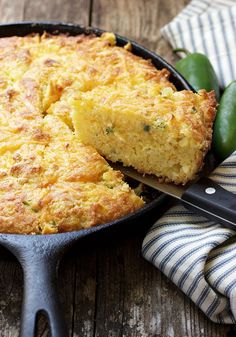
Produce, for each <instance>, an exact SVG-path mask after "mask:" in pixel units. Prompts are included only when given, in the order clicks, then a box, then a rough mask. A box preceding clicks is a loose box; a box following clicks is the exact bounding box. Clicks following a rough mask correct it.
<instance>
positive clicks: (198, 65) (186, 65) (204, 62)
mask: <svg viewBox="0 0 236 337" xmlns="http://www.w3.org/2000/svg"><path fill="white" fill-rule="evenodd" d="M174 52H176V53H177V52H183V53H186V54H187V56H186V57H185V58H183V59H181V60H179V61H178V62H177V63H176V65H175V68H176V69H177V70H178V71H179V72H180V74H181V75H183V77H184V78H185V79H186V80H187V81H188V82H189V83H190V84H191V85H192V87H193V88H194V89H195V90H196V91H198V90H200V89H205V90H206V91H207V92H209V91H211V90H214V91H215V95H216V99H217V100H219V98H220V87H219V83H218V79H217V76H216V73H215V70H214V69H213V66H212V64H211V62H210V61H209V59H208V58H207V57H206V55H203V54H200V53H189V52H188V51H187V50H186V49H175V50H174Z"/></svg>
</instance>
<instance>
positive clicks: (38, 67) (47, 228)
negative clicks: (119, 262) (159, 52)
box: [0, 33, 215, 234]
mask: <svg viewBox="0 0 236 337" xmlns="http://www.w3.org/2000/svg"><path fill="white" fill-rule="evenodd" d="M131 49H132V46H131V45H127V46H126V48H120V47H117V46H116V41H115V37H114V34H112V33H104V34H102V36H101V37H96V36H95V35H92V34H91V35H83V34H82V35H79V36H68V35H66V34H61V35H58V36H53V35H50V34H47V33H45V34H43V35H42V36H39V35H38V34H32V35H30V36H26V37H16V36H14V37H10V38H0V54H1V55H0V109H1V113H0V155H1V163H0V232H7V233H27V234H29V233H44V234H46V233H56V232H65V231H72V230H79V229H82V228H87V227H90V226H94V225H98V224H101V223H105V222H109V221H112V220H115V219H117V218H120V217H122V216H124V215H126V214H129V213H130V212H133V211H135V210H136V209H138V208H140V207H142V205H143V201H142V200H141V199H140V198H139V197H137V196H136V195H135V194H134V192H133V191H132V190H131V189H130V188H129V186H128V185H127V184H125V183H124V182H123V181H122V175H121V174H120V173H119V172H115V171H113V170H112V169H111V168H110V167H109V166H108V164H107V163H106V161H105V160H104V159H103V158H102V157H101V156H100V155H99V154H98V153H97V152H96V151H95V150H94V148H92V147H90V146H86V145H84V144H82V143H80V142H79V141H78V139H77V137H76V136H75V135H74V132H73V124H72V119H71V114H72V103H71V102H72V101H73V100H75V99H76V100H81V99H83V100H84V102H88V106H87V108H88V107H89V104H92V103H91V101H90V100H89V99H90V98H89V96H90V94H91V95H92V96H93V97H94V102H95V101H96V100H97V101H99V102H97V103H99V104H100V105H101V106H106V105H108V106H109V105H110V106H112V107H113V109H114V111H116V109H117V107H119V108H120V109H124V110H125V107H130V108H131V107H132V104H133V103H135V102H137V99H138V102H141V101H142V100H143V103H144V104H143V107H142V106H141V105H140V104H136V107H135V110H136V111H137V112H138V111H139V109H140V107H142V113H143V116H144V118H152V116H154V114H153V111H154V110H155V109H156V105H155V104H156V103H155V102H156V100H157V101H158V97H160V96H161V95H162V92H163V90H164V89H165V88H166V89H167V91H168V90H172V91H173V92H174V93H175V91H176V89H175V87H174V85H173V84H172V83H170V82H169V72H168V70H166V69H162V70H157V69H156V68H155V67H154V66H153V65H152V63H151V61H150V60H144V59H142V58H140V57H138V56H136V55H134V54H132V53H131V52H129V50H131ZM111 91H112V95H113V96H112V95H110V92H111ZM114 95H116V96H115V97H114ZM174 95H175V94H174ZM176 95H177V96H176V98H175V99H176V102H177V101H178V102H179V103H178V102H177V103H176V104H175V107H177V110H176V111H177V112H176V116H175V117H176V118H180V120H181V119H182V120H184V123H185V124H188V125H189V126H191V130H193V132H192V134H193V137H192V138H193V140H194V142H195V144H198V146H200V147H201V150H200V151H202V155H199V156H196V158H194V160H195V164H194V165H195V166H197V167H200V166H201V165H202V161H203V156H204V153H205V151H206V149H207V148H208V147H209V144H210V140H211V130H210V128H211V125H212V120H213V117H214V111H215V110H214V109H215V108H214V104H215V103H214V98H213V94H211V93H210V94H207V93H205V92H203V91H202V92H200V93H199V96H198V97H195V98H193V96H192V93H189V92H187V91H186V92H182V94H181V93H180V94H178V93H176ZM178 95H179V96H178ZM190 103H191V104H198V106H199V111H201V113H200V114H199V118H200V120H198V119H193V118H192V117H191V115H190V113H189V112H188V110H189V109H191V107H190ZM161 104H162V105H161V106H162V110H163V111H165V109H166V108H167V109H170V107H171V106H172V105H173V104H172V105H171V104H169V105H168V106H166V107H165V102H162V103H161ZM90 107H91V108H92V106H90ZM144 108H145V109H144ZM153 109H154V110H153ZM155 111H156V110H155ZM184 113H186V115H185V116H184ZM126 116H127V115H126ZM166 116H167V117H166V118H167V120H168V123H170V125H172V124H171V123H173V125H174V123H177V122H176V120H175V118H172V117H171V118H169V117H168V116H170V114H166ZM181 116H182V117H181ZM136 119H137V118H136ZM203 119H204V121H205V127H204V126H203V122H202V121H203ZM127 123H129V122H128V119H127ZM179 123H180V122H179ZM177 124H178V123H177ZM177 129H178V128H177ZM107 132H108V131H107ZM199 144H200V145H199ZM196 146H197V145H196ZM146 169H147V168H146ZM181 179H182V180H181V182H183V181H185V180H187V179H189V176H188V175H186V177H184V178H183V177H181ZM172 180H174V181H175V180H176V181H177V182H178V179H177V178H175V179H172Z"/></svg>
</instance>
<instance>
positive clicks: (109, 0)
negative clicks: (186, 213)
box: [0, 0, 236, 337]
mask: <svg viewBox="0 0 236 337" xmlns="http://www.w3.org/2000/svg"><path fill="white" fill-rule="evenodd" d="M187 3H188V0H178V1H176V0H90V1H86V0H66V1H65V0H50V1H49V0H40V1H39V0H22V1H21V0H0V18H1V23H3V22H13V21H21V20H25V21H34V20H44V21H45V20H46V21H65V22H75V23H80V24H83V25H92V26H95V27H100V28H104V29H106V30H110V31H114V32H116V33H118V34H120V35H125V36H127V37H129V38H130V39H133V40H136V41H137V42H140V43H141V44H143V45H145V46H146V47H148V48H150V49H152V50H154V51H156V52H158V53H159V54H160V55H161V56H163V57H164V58H165V59H167V60H168V61H169V62H173V61H174V56H173V54H172V52H171V49H170V47H169V46H168V44H167V42H166V41H164V40H163V38H162V37H161V34H160V27H162V26H163V25H164V24H166V23H167V22H169V21H170V20H171V19H172V18H173V17H174V16H175V15H176V14H177V13H178V12H179V11H180V10H181V9H182V8H183V7H184V6H185V5H186V4H187ZM158 216H159V214H154V215H153V216H152V217H151V219H149V220H148V219H146V220H142V221H141V222H140V223H137V230H135V231H133V233H130V234H128V235H127V233H126V234H125V235H122V234H121V235H120V237H112V236H111V237H110V238H106V239H103V240H97V242H96V241H95V242H94V241H93V242H91V240H90V241H89V240H86V241H84V242H82V243H80V244H79V245H77V246H76V247H75V248H74V249H73V251H71V252H70V253H68V254H67V255H66V256H65V257H64V259H63V261H62V263H61V266H60V270H59V289H60V294H59V296H60V298H61V301H62V303H63V307H64V311H65V315H66V321H67V324H68V327H69V329H70V336H71V337H226V336H231V337H235V336H236V334H234V332H232V331H231V332H229V331H230V329H231V328H230V327H229V326H223V325H217V324H214V323H212V322H210V321H209V320H208V319H207V318H206V317H205V316H204V315H203V314H202V313H201V312H200V311H199V310H198V309H197V308H196V307H195V306H194V304H193V303H192V302H191V301H190V300H189V299H188V298H187V297H186V296H184V295H183V294H182V293H181V292H180V291H179V290H178V289H177V288H176V287H175V286H174V285H173V284H172V283H171V282H169V281H168V280H167V278H166V277H165V276H164V275H163V274H161V273H160V272H159V271H158V270H157V269H155V268H154V267H153V266H152V265H150V264H149V263H148V262H146V261H145V260H144V259H143V258H142V257H141V244H142V240H143V237H144V231H145V229H146V228H147V227H148V226H150V225H151V224H152V223H153V221H154V220H155V219H156V218H157V217H158ZM22 291H23V276H22V270H21V268H20V266H19V264H18V263H17V261H16V260H15V259H14V258H13V257H12V256H11V255H10V253H7V252H6V251H5V250H4V249H1V251H0V336H1V337H16V336H18V333H19V326H20V312H21V302H22ZM228 334H229V335H228ZM37 335H38V336H43V337H46V336H50V332H49V329H48V326H47V322H46V319H45V317H39V321H38V328H37ZM29 337H30V336H29Z"/></svg>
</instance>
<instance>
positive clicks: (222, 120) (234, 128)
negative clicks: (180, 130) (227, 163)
mask: <svg viewBox="0 0 236 337" xmlns="http://www.w3.org/2000/svg"><path fill="white" fill-rule="evenodd" d="M213 150H214V153H215V154H216V155H217V157H218V158H219V159H221V160H223V159H225V158H227V157H228V156H229V155H230V154H231V153H232V152H234V151H235V150H236V81H233V82H231V83H230V84H229V85H228V87H227V88H226V89H225V91H224V93H223V96H222V97H221V100H220V104H219V107H218V111H217V115H216V120H215V124H214V131H213Z"/></svg>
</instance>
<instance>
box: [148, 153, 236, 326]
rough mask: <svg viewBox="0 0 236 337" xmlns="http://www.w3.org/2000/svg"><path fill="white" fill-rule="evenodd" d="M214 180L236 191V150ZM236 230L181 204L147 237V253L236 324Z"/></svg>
mask: <svg viewBox="0 0 236 337" xmlns="http://www.w3.org/2000/svg"><path fill="white" fill-rule="evenodd" d="M210 177H211V179H212V180H214V181H216V182H217V183H219V184H220V185H221V186H222V187H224V188H225V189H227V190H229V191H231V192H233V193H235V194H236V152H235V153H234V154H232V155H231V156H230V157H229V158H228V159H227V160H225V161H224V162H223V163H222V164H221V165H220V166H219V167H218V168H217V169H216V170H215V171H214V172H213V173H212V174H211V176H210ZM235 234H236V231H233V230H231V229H227V228H223V227H222V226H221V225H220V224H216V223H214V222H212V221H209V220H207V219H206V218H204V217H202V216H199V215H197V214H195V213H193V212H191V211H188V210H186V209H185V208H184V207H183V206H182V205H180V204H178V205H176V206H174V207H172V208H171V209H170V210H169V211H167V212H166V214H164V216H162V218H160V219H159V220H158V221H157V223H155V224H154V225H153V227H152V228H151V229H150V230H149V232H148V234H147V236H146V237H145V239H144V241H143V247H142V253H143V256H144V257H145V258H146V259H147V260H148V261H150V262H151V263H153V264H154V265H155V266H156V267H157V268H159V269H160V270H161V271H162V272H163V273H164V274H165V275H166V276H167V277H168V278H169V279H171V280H172V281H173V282H174V283H175V284H176V285H177V286H178V287H179V288H180V289H181V290H182V291H183V292H184V293H185V294H186V295H187V296H189V297H190V298H191V299H192V300H193V302H194V303H195V304H196V305H197V306H198V307H199V308H200V309H201V310H202V311H203V312H204V313H205V314H206V315H207V316H208V317H209V318H210V319H211V320H212V321H214V322H218V323H231V324H233V323H234V324H235V323H236V236H235Z"/></svg>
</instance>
